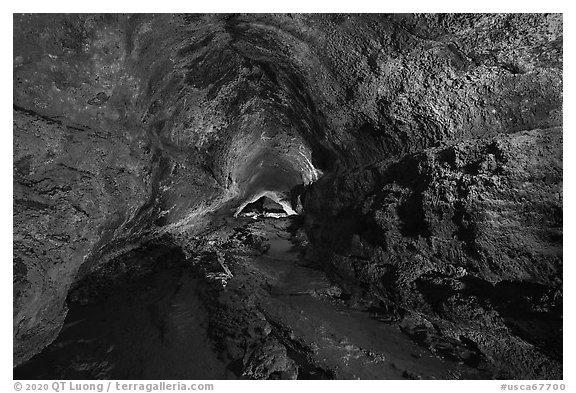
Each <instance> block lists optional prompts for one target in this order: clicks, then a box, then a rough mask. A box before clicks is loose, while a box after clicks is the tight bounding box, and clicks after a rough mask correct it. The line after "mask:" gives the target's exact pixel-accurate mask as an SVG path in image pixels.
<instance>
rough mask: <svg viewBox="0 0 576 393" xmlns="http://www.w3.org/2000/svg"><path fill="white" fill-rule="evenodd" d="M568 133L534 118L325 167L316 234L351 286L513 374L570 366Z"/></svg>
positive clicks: (308, 201)
mask: <svg viewBox="0 0 576 393" xmlns="http://www.w3.org/2000/svg"><path fill="white" fill-rule="evenodd" d="M561 145H562V133H561V130H560V129H546V130H532V131H525V132H518V133H515V134H509V135H500V136H496V137H493V138H490V139H482V140H468V141H465V142H460V143H457V144H454V145H450V146H442V147H438V148H431V149H427V150H425V151H423V152H421V153H417V154H413V155H409V156H406V157H403V158H402V159H400V160H397V161H388V162H385V163H381V164H378V165H373V166H370V167H366V168H364V169H362V170H359V171H356V172H351V173H347V174H342V175H340V176H335V177H334V178H328V177H327V178H324V179H321V180H320V181H319V182H317V183H316V184H314V185H313V186H312V187H310V188H309V189H308V190H307V193H306V197H305V200H304V207H305V209H306V212H307V217H306V220H307V222H306V224H307V232H308V235H309V238H310V241H311V242H312V243H313V244H314V246H315V247H316V248H318V249H319V251H320V252H321V253H322V254H323V258H325V267H326V269H328V270H330V271H331V272H332V274H333V276H334V277H336V278H337V279H338V280H339V281H340V282H342V283H344V284H345V285H348V286H349V287H350V289H351V290H352V291H354V290H357V291H358V290H363V291H366V292H367V294H369V295H373V296H375V297H377V298H379V299H380V300H381V301H382V302H383V303H384V304H394V305H396V306H401V307H403V308H404V309H406V310H408V311H410V312H413V313H418V314H419V315H420V317H419V318H424V320H426V321H429V323H430V325H429V328H430V329H429V330H430V331H432V332H433V331H434V329H437V330H441V331H443V334H444V335H446V336H448V337H450V336H452V337H454V338H456V339H458V340H462V339H464V341H469V342H472V343H474V346H475V347H477V348H478V349H479V351H478V352H479V353H481V354H483V355H484V356H486V358H488V359H490V361H492V362H494V363H496V364H497V365H498V366H500V367H501V368H502V370H503V373H505V374H504V375H508V376H509V375H512V376H513V377H521V378H551V377H553V378H559V377H560V376H561V366H560V364H561V363H560V361H561V354H562V338H561V337H562V311H561V310H562V194H561V192H560V190H561V188H562V154H561V151H562V149H561ZM419 324H420V325H422V322H420V323H419ZM432 326H434V327H432ZM412 334H414V333H412ZM488 337H490V338H488ZM511 352H514V353H515V356H510V353H511Z"/></svg>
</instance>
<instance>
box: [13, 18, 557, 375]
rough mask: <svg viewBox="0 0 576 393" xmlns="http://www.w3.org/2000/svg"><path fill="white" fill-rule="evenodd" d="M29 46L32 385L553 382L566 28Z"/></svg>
mask: <svg viewBox="0 0 576 393" xmlns="http://www.w3.org/2000/svg"><path fill="white" fill-rule="evenodd" d="M13 41H14V53H13V59H14V65H13V68H14V74H13V102H14V106H13V154H14V157H13V190H14V205H13V215H14V228H13V251H14V259H13V275H14V281H13V282H14V284H13V293H14V295H13V296H14V297H13V303H14V317H13V318H14V319H13V340H14V341H13V352H14V355H13V356H14V376H15V378H21V379H359V378H360V379H492V378H496V379H498V378H500V379H561V378H562V359H563V357H562V356H563V352H562V345H563V338H562V328H563V322H562V316H563V311H562V310H563V303H562V293H563V291H562V261H563V259H562V239H563V237H562V176H563V173H562V15H558V14H210V15H208V14H158V15H152V14H136V15H127V14H86V15H84V14H71V15H64V14H42V15H41V14H22V15H19V14H14V33H13Z"/></svg>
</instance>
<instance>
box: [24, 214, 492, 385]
mask: <svg viewBox="0 0 576 393" xmlns="http://www.w3.org/2000/svg"><path fill="white" fill-rule="evenodd" d="M292 226H293V220H290V219H263V220H251V219H239V220H229V221H227V225H224V226H221V227H220V229H218V230H216V231H213V232H212V233H210V234H209V235H207V236H205V237H204V238H203V241H202V242H201V244H200V245H195V249H194V250H193V251H194V252H193V255H196V256H195V257H193V258H185V257H184V255H182V253H181V252H178V251H174V250H172V249H170V250H168V249H166V248H162V247H152V248H150V249H146V250H141V251H139V252H135V253H133V254H131V255H129V256H126V257H125V258H121V259H120V260H119V261H116V262H113V263H112V264H111V265H110V266H109V267H107V268H106V269H105V270H103V269H101V271H98V272H96V273H95V274H93V275H92V276H89V277H88V278H87V279H85V281H84V282H83V284H82V285H80V286H78V288H77V289H76V290H74V291H72V292H71V295H70V296H69V300H68V303H69V307H70V311H69V313H68V316H67V319H66V323H65V325H64V327H63V329H62V331H61V333H60V335H59V337H58V338H57V339H56V341H55V342H54V343H52V344H51V345H50V346H48V347H47V348H46V349H45V350H44V351H43V352H41V353H40V354H39V355H37V356H36V357H34V358H33V359H31V360H30V361H29V362H27V363H25V364H24V365H22V366H20V367H18V368H16V369H15V370H14V377H15V378H17V379H91V378H99V379H102V378H104V379H236V378H286V379H294V378H296V377H298V378H299V379H333V378H337V379H420V378H421V379H485V378H489V377H490V376H489V375H488V373H487V372H486V371H482V370H478V369H475V368H473V367H469V366H468V365H466V364H463V362H457V361H453V360H450V359H447V358H443V357H442V356H439V355H438V354H434V353H432V352H431V351H429V350H428V349H426V348H425V347H422V346H419V345H418V344H417V343H416V342H414V341H412V340H411V339H410V338H409V337H408V336H406V335H405V334H404V333H403V332H402V331H401V330H400V327H399V325H398V323H396V322H394V321H386V320H384V319H382V317H381V316H380V317H378V318H376V317H375V315H373V313H371V312H369V311H368V309H367V308H366V306H365V305H362V304H359V303H357V302H352V301H350V300H349V299H347V298H346V294H344V293H343V292H342V290H341V289H340V288H339V287H338V286H336V285H334V284H332V283H331V282H330V280H329V279H328V278H327V277H326V275H325V274H324V272H323V271H321V270H320V269H318V268H316V267H315V266H314V265H311V264H310V262H309V261H306V260H305V259H304V258H302V257H301V254H302V253H301V252H300V251H301V250H302V247H301V241H300V240H301V239H298V238H297V236H295V232H294V230H293V228H292ZM218 260H220V262H222V263H223V264H224V265H226V268H227V269H228V272H230V273H231V275H232V277H230V275H227V274H226V269H225V268H223V266H222V264H220V263H219V262H218ZM192 261H193V262H194V263H191V262H192ZM219 269H220V271H219ZM222 269H223V270H222Z"/></svg>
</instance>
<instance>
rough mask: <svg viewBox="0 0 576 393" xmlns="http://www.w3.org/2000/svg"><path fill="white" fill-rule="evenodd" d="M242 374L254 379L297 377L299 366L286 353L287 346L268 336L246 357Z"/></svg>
mask: <svg viewBox="0 0 576 393" xmlns="http://www.w3.org/2000/svg"><path fill="white" fill-rule="evenodd" d="M242 375H243V376H245V377H248V378H252V379H297V378H298V366H297V365H296V364H295V363H294V361H293V360H292V359H290V358H289V357H288V356H287V354H286V347H284V345H282V344H280V343H279V342H278V340H276V339H275V338H268V339H266V341H264V342H263V343H262V344H260V345H259V346H258V347H257V348H255V349H254V350H253V351H252V352H250V353H248V354H247V356H246V357H245V359H244V371H243V372H242Z"/></svg>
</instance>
